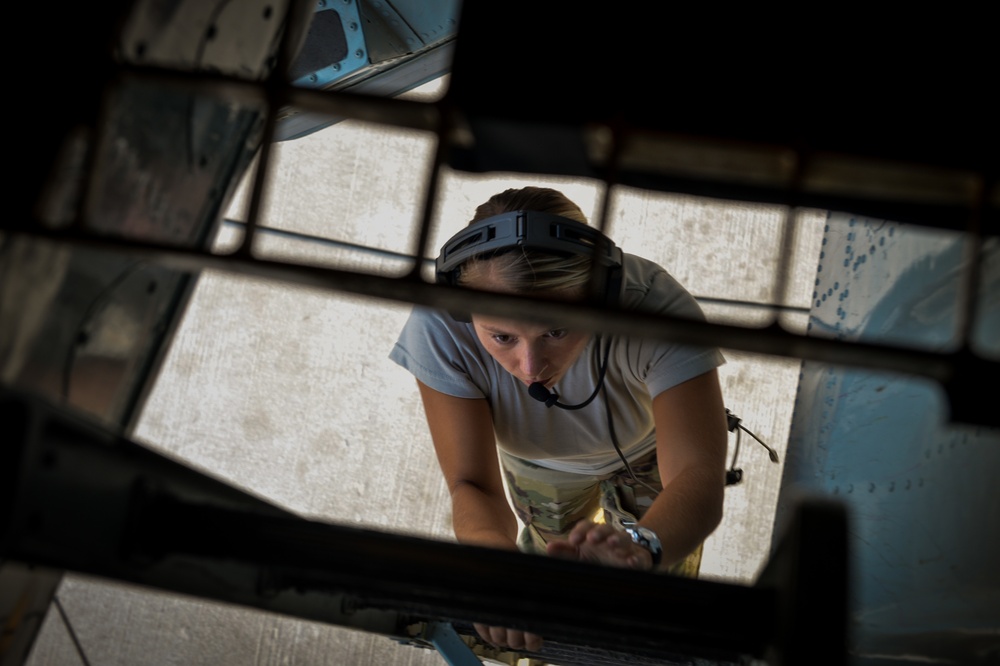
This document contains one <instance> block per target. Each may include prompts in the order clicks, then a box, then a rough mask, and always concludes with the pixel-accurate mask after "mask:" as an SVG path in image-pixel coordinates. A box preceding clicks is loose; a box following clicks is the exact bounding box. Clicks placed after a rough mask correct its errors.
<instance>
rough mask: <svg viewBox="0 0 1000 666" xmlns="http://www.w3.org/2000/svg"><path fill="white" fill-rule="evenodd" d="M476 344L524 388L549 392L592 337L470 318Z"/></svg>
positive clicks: (572, 332)
mask: <svg viewBox="0 0 1000 666" xmlns="http://www.w3.org/2000/svg"><path fill="white" fill-rule="evenodd" d="M472 325H473V327H474V328H475V331H476V335H477V336H478V338H479V342H480V343H482V345H483V347H485V348H486V351H488V352H489V353H490V355H491V356H492V357H493V358H495V359H496V360H497V363H499V364H500V365H501V366H503V368H504V370H506V371H507V372H509V373H510V374H512V375H514V376H515V377H517V379H519V380H520V381H521V382H523V383H524V385H525V386H530V385H531V384H533V383H535V382H541V383H542V384H544V385H545V388H548V389H551V388H552V387H553V386H554V385H555V384H556V382H558V381H559V380H560V379H562V378H563V376H564V375H565V374H566V371H567V370H569V368H570V367H571V366H572V365H573V363H575V362H576V359H577V358H579V356H580V353H581V352H583V350H584V349H585V348H586V346H587V342H588V341H589V340H590V336H591V334H590V333H588V332H582V331H569V330H567V329H565V328H552V327H549V326H544V325H542V324H535V323H530V322H523V321H516V320H512V319H500V318H497V317H487V316H480V315H473V317H472Z"/></svg>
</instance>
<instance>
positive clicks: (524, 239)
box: [435, 210, 623, 322]
mask: <svg viewBox="0 0 1000 666" xmlns="http://www.w3.org/2000/svg"><path fill="white" fill-rule="evenodd" d="M511 250H537V251H539V252H545V253H548V254H555V255H563V256H572V255H588V256H590V257H592V258H593V260H594V264H593V266H594V270H595V271H600V272H601V273H603V275H599V276H598V280H597V291H596V293H595V294H594V299H595V301H596V304H598V305H605V306H608V307H617V306H618V303H619V302H620V301H621V294H622V289H623V280H622V251H621V248H619V247H618V246H617V245H615V243H614V241H612V240H611V239H610V238H608V237H607V236H605V235H604V234H602V233H601V232H600V231H598V230H597V229H595V228H594V227H592V226H590V225H588V224H584V223H583V222H577V221H576V220H571V219H569V218H568V217H563V216H561V215H553V214H551V213H542V212H539V211H534V210H515V211H510V212H507V213H500V214H499V215H494V216H492V217H487V218H485V219H482V220H479V221H478V222H473V223H472V224H470V225H469V226H468V227H466V228H465V229H462V230H461V231H459V232H458V233H457V234H455V235H454V236H452V237H451V238H450V239H449V240H448V242H447V243H445V244H444V245H443V246H441V253H440V254H439V255H438V257H437V260H436V261H435V275H436V280H437V282H438V284H450V285H457V284H458V276H459V271H460V267H461V265H462V264H463V263H465V262H466V261H468V260H469V259H472V258H473V257H482V256H485V257H496V256H498V255H501V254H504V253H506V252H510V251H511ZM452 316H453V317H454V318H455V319H457V320H458V321H464V322H468V321H470V319H469V317H468V315H467V314H461V313H452Z"/></svg>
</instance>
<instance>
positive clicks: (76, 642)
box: [52, 595, 90, 666]
mask: <svg viewBox="0 0 1000 666" xmlns="http://www.w3.org/2000/svg"><path fill="white" fill-rule="evenodd" d="M52 601H53V602H55V605H56V610H58V611H59V616H60V617H62V621H63V624H65V625H66V630H67V631H68V632H69V637H70V638H71V639H72V641H73V645H74V646H76V653H77V654H78V655H80V661H82V662H83V663H84V666H90V662H89V661H88V660H87V655H86V654H85V653H84V652H83V646H82V645H81V644H80V639H78V638H77V637H76V632H75V631H73V624H72V623H71V622H70V621H69V616H68V615H66V609H64V608H63V605H62V603H61V602H60V601H59V596H58V595H56V596H53V597H52Z"/></svg>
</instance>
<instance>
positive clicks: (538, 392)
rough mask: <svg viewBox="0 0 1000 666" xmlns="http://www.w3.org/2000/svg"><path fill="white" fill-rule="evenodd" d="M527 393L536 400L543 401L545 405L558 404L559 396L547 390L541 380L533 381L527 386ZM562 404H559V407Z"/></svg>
mask: <svg viewBox="0 0 1000 666" xmlns="http://www.w3.org/2000/svg"><path fill="white" fill-rule="evenodd" d="M528 395H530V396H531V397H532V398H534V399H535V400H537V401H538V402H544V403H545V406H546V407H551V406H552V405H555V404H558V400H559V396H558V395H556V394H555V393H553V392H552V391H549V390H548V389H547V388H545V384H543V383H541V382H535V383H534V384H532V385H531V386H529V387H528ZM561 406H562V405H560V407H561Z"/></svg>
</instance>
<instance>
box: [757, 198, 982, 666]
mask: <svg viewBox="0 0 1000 666" xmlns="http://www.w3.org/2000/svg"><path fill="white" fill-rule="evenodd" d="M994 241H995V239H994ZM984 249H985V251H986V253H987V255H986V259H985V262H984V271H983V274H982V277H981V280H980V288H981V295H980V298H979V299H978V302H977V304H978V306H979V308H978V316H977V318H976V322H975V325H974V327H973V330H972V336H971V339H972V340H973V341H974V344H975V346H976V348H977V350H979V352H980V353H981V354H984V355H992V356H993V357H995V356H996V354H997V351H998V344H1000V337H998V336H997V333H996V332H997V330H998V329H997V317H998V315H1000V277H998V275H1000V274H998V269H997V263H998V262H997V259H998V256H997V255H998V248H997V246H996V244H995V243H994V244H992V245H988V246H987V247H985V248H984ZM966 250H967V247H966V246H965V244H964V242H963V240H962V239H961V238H960V237H959V236H958V235H957V234H953V233H948V232H939V231H931V230H926V229H924V230H920V229H914V228H912V227H904V226H901V225H899V224H895V223H891V222H885V221H881V220H868V219H858V218H853V217H850V216H847V215H839V214H834V215H831V216H830V218H829V220H828V224H827V226H826V229H825V232H824V235H823V245H822V254H821V261H820V265H819V270H818V272H817V275H816V280H815V290H814V294H813V303H812V311H811V316H810V325H809V327H810V331H811V332H812V333H813V334H815V335H828V336H835V337H838V338H842V339H852V340H866V341H870V342H892V343H894V344H901V345H911V346H917V347H923V348H928V349H935V350H942V349H955V348H957V347H958V346H959V345H960V343H961V335H960V329H959V328H958V325H957V322H958V313H959V312H960V308H959V303H960V302H961V298H960V296H961V293H962V292H961V284H962V283H961V275H962V273H963V270H964V269H965V268H967V267H968V264H967V263H965V257H966V253H965V252H966ZM982 390H986V391H995V387H991V386H985V387H983V389H982ZM944 404H945V403H944V402H943V400H942V396H941V394H940V393H939V390H938V388H937V387H936V386H934V385H931V384H928V383H925V382H921V381H917V380H914V379H911V378H908V377H905V376H891V375H888V374H876V373H872V372H868V371H862V370H859V369H848V368H834V367H821V366H819V365H817V364H812V363H806V364H805V365H804V368H803V372H802V375H801V379H800V383H799V388H798V395H797V397H796V402H795V411H794V415H793V419H792V427H791V435H790V437H789V443H788V451H787V459H786V461H785V467H784V477H783V481H782V490H781V495H780V497H779V501H778V523H779V524H780V522H781V521H782V519H783V518H784V516H785V510H786V509H787V508H788V507H789V506H790V505H789V502H790V500H791V499H792V498H794V497H795V496H796V495H797V494H799V493H819V494H823V495H827V496H831V497H834V498H838V499H840V500H842V501H844V502H845V503H846V504H847V506H848V507H849V510H850V516H851V520H852V540H851V544H850V546H851V549H852V558H851V566H852V570H853V573H852V580H853V587H852V589H851V597H852V601H851V615H852V624H853V638H852V653H853V655H854V658H855V659H856V660H857V661H858V663H881V660H886V659H890V660H898V659H910V658H913V655H920V656H922V658H927V659H939V660H942V662H941V663H963V664H977V663H989V662H988V661H987V659H996V658H997V656H998V654H1000V637H998V635H997V627H998V626H1000V604H998V603H997V599H1000V569H998V568H997V566H996V563H997V562H998V561H1000V534H998V532H997V530H996V529H995V526H996V525H998V524H1000V495H998V493H997V492H996V475H997V473H998V472H1000V431H998V430H996V429H988V428H985V427H956V426H949V425H948V424H947V421H946V416H947V413H946V411H945V408H944ZM776 531H777V530H776ZM893 663H896V662H895V661H893ZM992 663H996V662H995V661H994V662H992Z"/></svg>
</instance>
